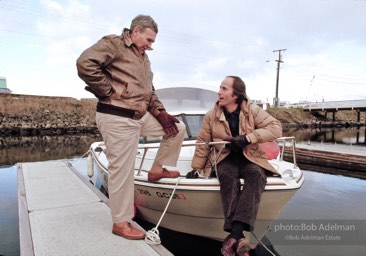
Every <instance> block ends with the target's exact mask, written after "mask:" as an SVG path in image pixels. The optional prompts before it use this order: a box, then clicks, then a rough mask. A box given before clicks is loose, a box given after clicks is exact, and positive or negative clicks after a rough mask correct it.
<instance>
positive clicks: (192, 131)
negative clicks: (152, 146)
mask: <svg viewBox="0 0 366 256" xmlns="http://www.w3.org/2000/svg"><path fill="white" fill-rule="evenodd" d="M204 116H205V115H204V114H180V115H175V117H176V118H177V119H179V120H180V121H182V122H183V123H184V124H185V125H186V134H185V135H184V140H196V139H197V136H198V133H199V131H200V128H201V124H202V120H203V117H204ZM161 139H162V137H141V138H140V143H156V142H160V141H161Z"/></svg>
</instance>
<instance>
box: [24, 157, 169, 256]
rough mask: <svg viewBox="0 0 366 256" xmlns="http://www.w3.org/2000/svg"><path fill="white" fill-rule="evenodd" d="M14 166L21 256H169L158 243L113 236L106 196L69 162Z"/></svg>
mask: <svg viewBox="0 0 366 256" xmlns="http://www.w3.org/2000/svg"><path fill="white" fill-rule="evenodd" d="M17 168H18V205H19V236H20V252H21V255H22V256H28V255H29V256H34V255H35V256H38V255H58V256H62V255H65V256H66V255H67V256H69V255H78V256H82V255H88V256H92V255H97V256H99V255H111V256H112V255H131V256H139V255H141V256H146V255H148V256H150V255H151V256H155V255H164V256H165V255H173V254H172V253H170V252H169V251H168V250H167V249H165V248H164V247H163V246H162V245H148V244H147V243H146V242H145V241H144V240H127V239H124V238H122V237H119V236H116V235H113V234H112V231H111V230H112V220H111V216H110V209H109V206H108V198H106V197H105V196H104V195H103V194H102V193H101V192H100V191H99V190H98V189H96V188H95V187H94V186H93V185H92V184H90V183H89V182H88V181H87V180H86V178H84V177H83V176H82V175H81V174H80V173H78V172H77V171H76V170H75V169H74V168H73V167H72V166H71V165H70V164H69V163H67V162H65V161H47V162H33V163H21V164H17ZM134 225H135V226H136V227H139V228H141V227H140V226H138V224H137V223H134ZM141 229H142V228H141Z"/></svg>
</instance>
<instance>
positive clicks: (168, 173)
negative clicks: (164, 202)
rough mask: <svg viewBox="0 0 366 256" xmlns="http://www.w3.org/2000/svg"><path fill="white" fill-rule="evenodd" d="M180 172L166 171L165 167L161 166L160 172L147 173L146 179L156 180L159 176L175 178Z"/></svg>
mask: <svg viewBox="0 0 366 256" xmlns="http://www.w3.org/2000/svg"><path fill="white" fill-rule="evenodd" d="M179 175H180V173H179V172H178V171H168V170H167V169H165V168H163V171H162V172H161V173H151V172H149V173H148V174H147V180H148V181H157V180H160V179H161V178H177V177H179Z"/></svg>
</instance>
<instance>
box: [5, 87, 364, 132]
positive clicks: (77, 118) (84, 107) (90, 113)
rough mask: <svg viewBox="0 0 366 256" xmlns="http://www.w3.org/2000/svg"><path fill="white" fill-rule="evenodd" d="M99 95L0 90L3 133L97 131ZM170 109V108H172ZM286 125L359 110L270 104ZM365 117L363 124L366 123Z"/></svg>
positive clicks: (347, 118) (350, 118)
mask: <svg viewBox="0 0 366 256" xmlns="http://www.w3.org/2000/svg"><path fill="white" fill-rule="evenodd" d="M96 102H97V101H96V99H81V100H78V99H75V98H70V97H45V96H31V95H16V94H0V136H25V135H65V134H97V133H98V129H97V127H96V124H95V105H96ZM168 111H169V110H168ZM267 111H268V112H269V113H270V114H271V115H273V116H274V117H276V118H277V119H278V120H280V121H281V122H282V124H283V126H284V127H285V128H286V127H304V128H307V127H319V126H353V125H359V124H357V123H356V120H357V115H356V113H355V111H342V112H339V113H337V118H336V122H332V120H325V118H324V115H323V114H322V113H315V114H314V115H313V114H311V113H309V112H305V111H303V110H301V109H291V108H289V109H286V108H278V109H273V108H269V109H267ZM364 123H365V121H364V119H362V120H361V124H364Z"/></svg>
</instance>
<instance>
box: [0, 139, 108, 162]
mask: <svg viewBox="0 0 366 256" xmlns="http://www.w3.org/2000/svg"><path fill="white" fill-rule="evenodd" d="M99 140H101V137H100V136H98V135H68V136H41V137H39V136H26V137H0V166H6V165H14V164H16V163H21V162H36V161H47V160H56V159H64V158H73V157H78V156H82V155H83V154H84V153H86V152H87V150H88V149H89V146H90V144H91V143H93V142H95V141H99Z"/></svg>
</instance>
